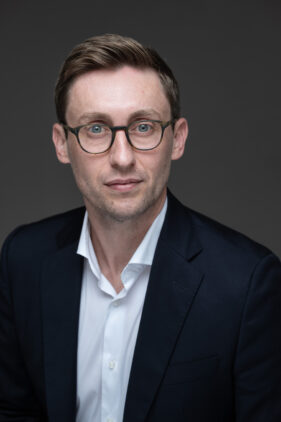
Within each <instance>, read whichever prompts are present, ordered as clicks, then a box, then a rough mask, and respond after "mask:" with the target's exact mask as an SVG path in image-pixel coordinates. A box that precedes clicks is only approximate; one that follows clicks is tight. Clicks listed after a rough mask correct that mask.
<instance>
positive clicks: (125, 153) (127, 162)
mask: <svg viewBox="0 0 281 422" xmlns="http://www.w3.org/2000/svg"><path fill="white" fill-rule="evenodd" d="M109 154H110V163H111V165H112V167H118V168H120V169H127V168H130V167H132V166H133V165H134V164H135V152H134V150H133V148H132V146H131V145H130V144H129V142H128V140H127V137H126V133H125V131H124V130H122V129H120V130H117V131H116V133H115V138H114V142H113V145H112V147H111V148H110V150H109Z"/></svg>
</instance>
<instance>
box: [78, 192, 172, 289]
mask: <svg viewBox="0 0 281 422" xmlns="http://www.w3.org/2000/svg"><path fill="white" fill-rule="evenodd" d="M165 198H166V197H163V200H161V201H160V202H159V204H157V206H155V207H153V208H152V209H149V210H147V211H146V212H145V213H143V214H142V215H140V216H137V217H135V218H132V219H128V220H125V221H122V222H120V221H116V220H114V219H110V218H108V217H105V216H104V215H101V214H100V213H99V212H96V210H93V209H92V208H91V207H90V206H87V205H86V206H87V211H88V217H89V223H90V234H91V240H92V244H93V248H94V250H95V254H96V257H97V260H98V263H99V266H100V269H101V272H102V274H103V275H104V276H105V277H106V278H107V279H108V280H109V281H110V283H111V284H112V286H113V287H114V289H115V290H116V292H117V293H118V292H120V291H121V290H122V288H123V285H122V281H121V273H122V271H123V269H124V267H125V266H126V265H127V264H128V262H129V261H130V259H131V257H132V256H133V254H134V252H135V251H136V249H137V248H138V246H139V245H140V243H141V242H142V240H143V238H144V236H145V234H146V233H147V231H148V230H149V228H150V226H151V224H152V223H153V221H154V220H155V218H156V217H157V215H158V214H159V213H160V211H161V209H162V207H163V205H164V202H165Z"/></svg>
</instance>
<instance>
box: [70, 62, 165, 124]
mask: <svg viewBox="0 0 281 422" xmlns="http://www.w3.org/2000/svg"><path fill="white" fill-rule="evenodd" d="M146 109H151V110H155V112H156V113H158V114H159V116H161V117H162V118H163V119H164V118H167V119H168V118H169V116H170V105H169V102H168V99H167V97H166V94H165V91H164V87H163V85H162V83H161V81H160V78H159V76H158V74H157V73H156V72H155V71H154V70H152V69H137V68H133V67H130V66H124V67H121V68H118V69H110V70H108V69H107V70H104V69H102V70H94V71H91V72H88V73H85V74H83V75H81V76H79V77H78V78H76V79H75V80H74V82H73V83H72V85H71V87H70V90H69V93H68V101H67V109H66V117H67V119H70V120H73V119H77V118H79V116H81V115H82V114H83V113H91V112H93V113H95V112H97V113H108V114H110V115H111V114H112V115H116V116H117V114H118V115H119V117H122V116H123V115H124V116H125V115H126V116H128V115H130V114H132V113H135V112H136V111H137V110H146ZM155 117H156V116H155Z"/></svg>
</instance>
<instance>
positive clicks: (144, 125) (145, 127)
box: [136, 123, 152, 133]
mask: <svg viewBox="0 0 281 422" xmlns="http://www.w3.org/2000/svg"><path fill="white" fill-rule="evenodd" d="M151 129H152V127H151V124H149V123H140V124H139V125H137V127H136V130H137V131H138V132H141V133H146V132H149V131H150V130H151Z"/></svg>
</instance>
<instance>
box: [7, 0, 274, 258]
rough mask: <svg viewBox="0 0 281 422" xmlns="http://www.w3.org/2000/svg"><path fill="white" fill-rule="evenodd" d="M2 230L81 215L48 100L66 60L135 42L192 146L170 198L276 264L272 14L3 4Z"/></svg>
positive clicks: (182, 5)
mask: <svg viewBox="0 0 281 422" xmlns="http://www.w3.org/2000/svg"><path fill="white" fill-rule="evenodd" d="M0 7H1V13H0V16H1V17H0V23H1V24H0V32H1V68H0V71H1V78H0V84H1V116H2V119H1V165H0V184H1V186H0V188H1V223H2V224H1V229H0V244H2V242H3V240H4V238H5V236H6V235H7V234H8V233H9V232H10V230H11V229H12V228H14V227H15V226H17V225H19V224H22V223H27V222H30V221H33V220H37V219H40V218H43V217H45V216H48V215H50V214H54V213H57V212H61V211H64V210H67V209H69V208H72V207H75V206H77V205H79V204H81V199H80V196H79V194H78V192H77V191H76V187H75V185H74V182H73V180H72V175H71V171H70V168H69V167H68V166H63V165H61V164H59V163H58V162H57V161H56V157H55V153H54V149H53V146H52V143H51V125H52V123H53V121H54V120H55V114H54V106H53V88H54V83H55V79H56V77H57V73H58V70H59V67H60V65H61V63H62V61H63V59H64V57H65V55H66V54H67V53H68V52H69V50H70V49H71V48H72V47H73V46H74V45H75V44H77V43H78V42H80V41H82V40H83V39H85V38H87V37H89V36H92V35H95V34H101V33H104V32H117V33H121V34H123V35H128V36H132V37H135V38H136V39H138V40H139V41H141V42H143V43H144V44H146V45H151V46H153V47H154V48H156V49H157V50H158V51H159V52H160V54H161V55H162V56H163V57H164V58H165V59H166V61H167V62H168V64H169V65H170V66H171V67H172V68H173V70H174V72H175V75H176V77H177V78H178V80H179V83H180V86H181V94H182V111H183V115H185V116H186V117H187V119H188V121H189V125H190V136H189V141H188V145H187V150H186V154H185V157H184V158H182V159H181V160H180V161H179V162H176V163H175V164H173V169H172V176H171V179H170V187H171V189H172V190H173V191H174V193H175V194H176V195H177V196H178V197H179V198H180V199H181V200H182V201H183V202H185V203H186V204H187V205H189V206H190V207H192V208H195V209H196V210H199V211H201V212H203V213H205V214H208V215H209V216H211V217H213V218H215V219H217V220H219V221H221V222H223V223H225V224H227V225H229V226H231V227H233V228H235V229H237V230H240V231H242V232H244V233H246V234H248V235H249V236H250V237H252V238H253V239H255V240H257V241H258V242H260V243H263V244H265V245H267V246H268V247H270V248H271V249H273V251H275V252H276V253H277V254H278V255H279V256H281V240H280V237H281V227H280V215H281V195H280V175H281V166H280V163H281V160H280V152H281V142H280V141H281V140H280V133H281V131H280V111H281V107H280V98H281V86H280V85H281V84H280V75H281V66H280V64H281V55H280V40H281V25H280V22H281V19H280V18H281V2H280V1H278V0H276V1H274V0H265V1H260V0H253V1H251V0H243V1H239V0H233V1H230V0H224V1H216V0H214V1H207V0H205V1H200V0H193V1H185V2H184V1H170V2H165V1H159V2H156V1H154V2H153V1H152V0H151V1H142V2H135V1H130V2H129V1H126V2H124V1H109V2H108V1H107V2H106V1H104V2H103V3H102V2H96V1H83V0H81V1H79V2H78V1H77V2H71V1H65V0H64V1H57V2H52V1H49V2H45V1H44V2H40V1H38V0H30V1H28V0H25V1H20V0H19V1H15V0H9V1H6V2H5V1H3V2H1V6H0Z"/></svg>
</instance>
